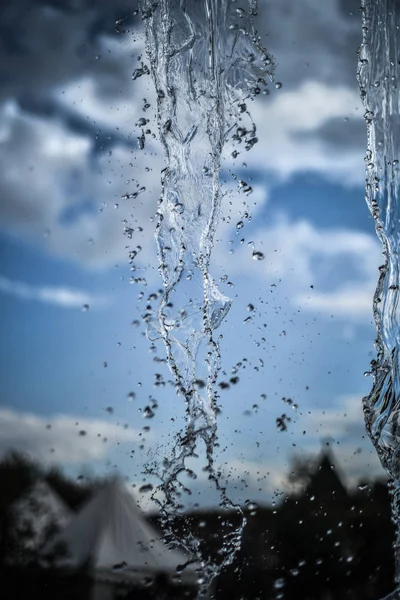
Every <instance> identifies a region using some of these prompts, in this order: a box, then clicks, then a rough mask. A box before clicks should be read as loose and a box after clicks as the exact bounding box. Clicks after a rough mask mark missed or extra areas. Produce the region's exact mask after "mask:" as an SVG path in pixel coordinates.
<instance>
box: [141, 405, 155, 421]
mask: <svg viewBox="0 0 400 600" xmlns="http://www.w3.org/2000/svg"><path fill="white" fill-rule="evenodd" d="M154 415H155V413H154V411H153V409H152V408H151V407H150V406H146V408H145V409H144V410H143V417H144V418H145V419H152V418H153V417H154Z"/></svg>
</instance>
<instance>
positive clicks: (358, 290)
mask: <svg viewBox="0 0 400 600" xmlns="http://www.w3.org/2000/svg"><path fill="white" fill-rule="evenodd" d="M376 284H377V281H375V283H374V282H372V281H370V282H368V283H367V284H363V285H360V286H356V285H348V286H345V287H342V288H340V289H338V290H337V291H335V292H332V293H325V294H323V293H320V294H319V293H315V294H314V293H313V294H308V295H305V294H303V295H299V296H297V298H296V302H297V303H298V304H299V305H300V306H301V307H302V308H304V309H306V310H309V311H314V312H320V313H325V314H334V315H335V316H341V317H349V316H350V317H352V318H354V319H362V320H364V321H365V319H366V318H368V317H369V318H372V299H373V293H374V289H375V287H376Z"/></svg>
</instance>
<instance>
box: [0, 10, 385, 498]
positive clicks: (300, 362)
mask: <svg viewBox="0 0 400 600" xmlns="http://www.w3.org/2000/svg"><path fill="white" fill-rule="evenodd" d="M278 4H279V5H278ZM299 4H301V3H299ZM324 4H325V5H324V7H321V6H320V4H319V3H318V2H316V0H315V2H314V1H313V2H308V3H305V4H304V7H303V9H302V10H300V8H301V7H300V8H298V7H297V4H296V8H295V9H294V10H293V11H292V12H290V11H287V12H285V10H284V7H285V5H286V3H285V2H280V3H271V2H261V1H260V24H259V27H260V28H261V27H262V28H265V31H267V32H268V36H267V38H266V43H267V45H268V48H269V49H270V50H271V51H272V52H273V54H274V55H275V56H276V58H277V62H278V66H277V74H276V79H277V80H279V81H280V82H282V84H283V85H282V88H281V89H279V90H276V89H275V88H273V89H272V91H271V95H270V96H269V97H268V98H266V99H264V100H263V101H260V102H257V103H255V104H254V107H253V109H252V114H253V117H254V119H255V122H256V124H257V125H258V137H259V139H260V142H259V143H258V144H257V145H256V146H255V148H254V149H253V150H252V151H251V152H249V153H245V156H244V154H243V153H242V154H241V155H239V157H238V159H237V160H236V163H235V164H232V160H231V159H227V160H226V161H225V163H224V164H225V171H224V177H226V178H227V179H228V175H227V173H228V171H227V169H229V168H233V170H234V172H236V173H237V174H238V175H240V177H242V178H245V179H246V181H249V182H250V183H251V185H252V186H253V188H254V192H253V194H252V195H251V196H249V197H248V198H247V197H243V196H240V195H238V194H236V193H234V192H233V191H230V192H229V193H228V194H227V195H226V197H225V199H224V204H223V207H222V214H221V223H220V227H219V229H218V232H217V243H216V246H215V249H214V255H213V265H212V273H213V275H214V276H215V277H216V279H217V280H219V279H220V278H224V276H226V281H225V282H224V281H222V282H221V283H220V288H221V291H223V292H224V293H226V294H227V295H228V296H230V297H231V298H233V305H232V308H231V311H230V313H229V314H228V316H227V318H226V320H225V322H224V323H223V325H222V326H221V329H220V333H221V335H222V336H223V337H222V339H221V350H222V371H221V375H220V380H222V381H226V380H228V379H229V378H230V377H231V376H232V368H234V367H235V365H237V363H239V362H240V363H241V366H240V367H238V369H237V370H238V372H237V374H238V376H239V382H238V383H237V384H236V385H231V386H230V388H229V389H228V390H221V392H220V403H221V415H220V417H219V432H220V449H219V450H218V449H217V451H216V456H217V460H218V461H220V462H221V464H222V465H223V468H224V472H226V473H228V474H229V481H228V490H229V491H230V493H231V494H232V496H233V497H234V498H235V499H239V500H240V499H242V500H243V499H245V498H247V497H248V496H249V495H251V496H252V497H253V499H256V500H260V501H265V500H268V499H269V498H270V497H271V495H272V494H273V493H274V492H275V491H276V490H280V489H283V488H284V485H285V478H286V476H287V473H288V470H289V465H290V457H291V456H292V455H293V453H295V452H296V453H304V454H307V453H312V452H314V453H315V452H318V450H319V448H320V446H321V440H325V439H326V438H328V437H329V438H332V440H333V441H332V443H333V444H334V445H335V451H336V454H337V456H338V460H339V461H340V463H341V465H342V467H343V468H344V470H345V473H346V474H347V477H348V481H349V482H351V483H354V482H355V481H356V480H357V479H359V478H362V477H365V476H366V475H370V474H371V473H374V474H375V473H376V474H377V473H380V474H381V473H382V471H381V469H380V466H379V464H378V461H377V459H376V457H375V453H374V451H373V449H372V445H371V443H370V442H369V440H367V439H365V433H364V425H363V418H362V411H361V398H362V396H363V395H364V394H365V393H367V392H368V390H369V388H370V385H371V381H370V380H368V379H365V378H364V376H363V373H364V371H366V370H367V369H368V365H369V361H370V360H371V358H372V356H373V354H372V353H373V339H374V329H373V326H372V310H371V304H372V294H373V290H374V287H375V282H376V279H377V267H378V265H379V262H380V249H379V245H378V242H377V241H376V239H375V234H374V229H373V222H372V219H371V217H370V216H369V214H368V211H367V208H366V205H365V203H364V191H363V182H364V162H363V155H364V151H365V149H364V145H365V137H364V127H365V126H364V122H363V119H362V109H361V103H360V100H359V96H358V90H357V85H356V70H355V69H356V49H357V45H358V44H359V41H360V30H361V24H360V22H359V16H358V15H357V14H356V15H352V14H350V11H349V10H347V9H346V8H343V6H342V3H339V2H338V1H336V0H330V1H329V2H328V3H324ZM16 7H17V8H16V9H15V14H16V15H17V14H18V10H20V11H21V15H23V18H22V17H21V18H22V21H23V24H24V27H25V28H26V31H30V30H31V28H36V32H45V31H47V28H51V27H54V25H55V24H56V25H57V28H58V29H57V30H59V31H63V32H64V31H66V32H67V31H68V32H69V35H66V34H65V36H64V33H63V35H61V36H60V39H58V40H53V39H52V40H51V43H52V44H53V45H52V52H51V53H49V48H48V46H46V44H49V43H50V42H46V41H45V37H44V36H42V35H41V36H38V35H36V36H35V35H32V39H31V38H30V37H29V35H28V34H26V35H27V36H28V37H27V38H26V37H25V42H26V43H27V49H23V50H21V49H19V50H18V52H17V51H16V50H15V45H17V46H18V44H16V43H17V42H18V40H19V37H18V32H16V31H15V29H13V28H15V22H14V21H13V18H15V17H12V16H11V17H10V16H9V15H8V17H7V19H8V20H7V19H5V20H4V22H5V27H6V28H7V27H8V28H9V34H10V36H12V35H15V43H14V45H13V44H11V42H10V44H9V45H8V46H7V48H6V51H7V52H8V53H9V56H10V61H9V62H10V63H12V64H13V65H14V69H13V71H12V72H11V71H10V70H8V66H7V65H3V66H2V67H0V77H1V80H2V81H3V82H4V83H3V93H2V95H1V96H0V164H1V165H2V168H1V172H2V176H1V180H0V197H1V201H0V251H1V256H2V262H1V267H0V304H1V313H0V314H1V317H0V318H1V330H2V348H3V352H2V356H3V360H2V363H1V377H0V390H1V396H0V397H1V406H0V450H1V451H2V452H4V451H6V450H7V449H9V448H20V449H23V450H25V451H29V452H30V453H32V454H33V455H34V456H37V457H38V458H39V459H40V460H43V461H46V462H54V461H56V462H57V463H58V464H61V465H63V466H64V467H65V468H66V469H67V470H68V471H69V472H72V473H75V474H79V473H80V472H81V471H82V469H87V468H91V469H94V470H95V471H96V472H100V473H103V472H108V471H110V470H115V469H118V470H119V471H121V472H122V473H123V474H124V475H125V476H127V477H128V479H129V480H131V481H132V482H134V483H138V482H139V483H140V482H142V481H144V480H146V478H145V476H143V475H142V470H143V466H144V465H145V464H146V462H147V461H148V460H151V459H152V457H159V456H160V455H163V453H167V452H168V445H169V444H171V443H173V434H174V432H176V431H178V430H179V428H180V427H181V426H182V425H183V415H184V407H183V401H182V399H181V398H180V397H177V396H176V394H175V392H174V389H173V385H171V383H168V380H171V375H170V374H169V371H168V369H167V368H166V366H165V364H164V363H163V362H159V361H155V360H154V358H155V357H158V358H159V359H163V358H164V351H163V348H162V346H161V345H160V344H159V343H157V344H156V351H155V352H154V351H152V350H151V349H150V343H149V341H148V340H147V339H146V337H145V329H144V325H143V322H142V315H143V314H144V312H145V310H146V309H145V307H146V304H147V302H146V300H147V298H148V296H149V295H150V294H151V293H152V292H155V291H157V290H158V289H159V288H160V287H161V281H160V279H159V275H158V272H157V257H156V248H155V241H154V237H153V233H154V227H155V221H154V218H153V217H154V213H155V210H156V202H157V198H158V195H159V192H160V183H159V181H160V170H161V169H162V166H163V160H162V153H161V152H160V148H159V147H158V143H157V140H156V139H154V138H152V136H151V135H150V136H148V138H147V142H146V147H145V151H143V152H141V151H139V150H138V149H137V144H136V137H137V136H138V135H140V128H138V127H137V126H136V125H135V123H136V122H137V121H138V119H139V118H140V117H141V116H143V114H144V113H143V105H144V98H145V99H146V100H147V101H148V103H149V104H150V105H151V106H150V108H149V109H147V111H146V114H145V116H146V118H149V119H150V125H149V126H150V127H151V129H152V131H153V132H156V123H155V119H154V93H153V91H152V83H151V80H150V78H149V77H147V78H146V77H144V78H141V79H139V80H137V81H135V82H132V80H131V74H132V71H133V68H135V66H136V65H137V62H138V55H142V53H143V36H142V35H141V33H140V26H139V24H136V25H133V27H130V31H129V32H128V33H126V34H120V35H117V34H115V32H114V25H113V23H114V21H115V18H114V17H115V14H114V12H115V13H118V11H120V12H121V13H124V11H125V7H124V4H123V3H122V2H121V3H116V4H115V7H114V8H113V9H112V10H111V9H110V7H108V5H107V3H105V4H104V6H103V3H99V5H98V15H97V17H98V18H97V19H96V18H95V17H94V16H93V14H92V13H90V11H86V12H85V9H82V11H83V12H81V13H79V11H75V12H74V11H72V12H71V11H70V12H68V11H65V10H63V8H62V7H61V8H60V7H58V8H57V9H56V8H49V6H45V5H44V4H41V2H39V0H38V2H37V7H36V8H37V11H36V13H35V14H34V13H32V12H31V11H29V10H25V8H26V7H25V8H24V3H23V2H22V1H21V2H20V3H16ZM328 17H329V19H330V20H331V22H330V23H329V27H327V19H328ZM110 22H111V26H110V25H109V23H110ZM78 23H79V26H78V25H77V24H78ZM306 23H307V27H306V26H305V24H306ZM333 23H334V25H335V26H334V25H333ZM310 27H311V31H312V35H311V34H310V32H309V28H310ZM60 28H61V29H60ZM13 31H15V34H14V33H12V32H13ZM283 32H284V35H283ZM307 32H308V33H307ZM338 32H339V33H341V35H338ZM338 40H341V41H338ZM28 42H29V43H28ZM82 48H84V52H83V50H82ZM79 49H81V50H79ZM78 50H79V51H78ZM17 67H18V68H17ZM24 72H25V73H27V77H26V78H25V80H24V77H23V75H22V73H24ZM35 73H38V75H37V79H36V80H35V79H34V75H35ZM50 107H51V108H50ZM99 140H100V141H99ZM243 161H245V162H246V164H247V166H246V167H243V164H242V163H243ZM142 186H143V187H145V188H146V190H145V191H143V192H142V193H141V194H140V195H139V196H138V197H137V198H136V199H123V198H122V196H123V194H126V193H128V194H131V193H134V192H135V191H137V190H138V189H140V188H141V187H142ZM228 188H229V189H231V188H232V184H229V185H228ZM232 190H234V188H232ZM244 200H245V201H246V202H247V204H248V207H249V209H250V210H249V212H250V214H251V215H252V220H251V221H246V222H245V226H244V228H243V229H242V230H240V232H239V234H238V232H237V230H236V223H237V221H238V220H239V219H241V218H242V215H243V211H244V210H245V208H244V207H243V205H242V202H243V201H244ZM124 220H126V223H124ZM126 225H128V226H129V227H132V228H133V229H134V231H133V234H132V239H129V238H128V237H127V236H126V235H124V228H125V226H126ZM242 240H243V241H242ZM138 245H140V246H141V248H142V249H141V251H140V252H139V254H138V257H137V260H136V265H137V270H136V271H135V272H133V273H132V272H131V271H130V270H129V259H128V252H129V250H132V249H135V248H136V247H137V246H138ZM253 247H255V248H257V249H260V250H262V252H263V253H264V255H265V260H264V261H259V262H258V261H253V260H252V256H251V254H252V249H253ZM132 276H133V277H135V278H142V279H145V283H146V285H144V283H143V281H142V282H140V283H133V284H132V283H131V282H130V278H131V277H132ZM228 281H229V282H231V283H233V287H232V286H228V285H227V282H228ZM141 294H143V297H141ZM249 304H252V305H254V310H253V311H251V312H250V313H249V311H248V308H247V307H248V305H249ZM85 305H88V306H89V308H88V309H84V306H85ZM249 316H250V317H251V320H250V321H248V322H246V323H244V321H245V319H247V318H248V317H249ZM137 321H138V322H139V324H138V325H137V324H135V323H136V322H137ZM132 323H134V324H132ZM156 374H159V375H161V378H162V380H163V381H165V382H166V384H165V385H158V386H155V385H154V384H155V381H156ZM131 392H133V393H134V395H135V396H134V398H132V397H130V396H129V395H130V394H131ZM263 394H265V395H266V398H263V397H262V395H263ZM282 398H286V399H287V398H290V399H292V401H293V402H294V403H296V404H297V405H298V408H297V409H293V408H291V405H290V404H287V403H285V401H283V400H282ZM155 401H156V403H157V408H156V409H155V416H154V418H152V419H145V418H144V417H143V411H144V409H145V407H146V406H152V405H154V402H155ZM284 413H285V414H287V415H288V416H289V417H290V418H291V420H290V421H288V427H287V431H284V432H280V431H279V430H278V429H277V427H276V419H277V418H279V417H280V416H281V415H282V414H284ZM144 427H150V430H149V431H146V430H144V429H143V428H144ZM82 432H86V433H85V434H83V433H82ZM104 438H107V441H106V442H104V441H103V439H104ZM143 439H145V441H144V442H143ZM141 446H143V448H141ZM132 451H134V452H133V453H132ZM257 473H259V474H257ZM243 479H244V480H245V481H246V483H245V484H244V483H243V481H241V480H243ZM193 489H194V491H195V493H194V498H195V500H194V501H197V499H199V500H200V501H201V502H203V503H212V502H214V501H217V499H216V498H215V497H214V495H213V493H212V491H210V490H208V488H207V486H206V484H205V482H204V481H203V480H202V479H201V477H200V479H199V480H198V483H196V485H195V486H194V488H193Z"/></svg>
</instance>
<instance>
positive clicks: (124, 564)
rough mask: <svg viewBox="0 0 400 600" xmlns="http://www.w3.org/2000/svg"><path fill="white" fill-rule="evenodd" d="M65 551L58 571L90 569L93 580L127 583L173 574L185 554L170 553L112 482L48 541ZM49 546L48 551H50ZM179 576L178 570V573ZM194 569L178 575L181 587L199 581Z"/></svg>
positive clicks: (120, 486) (122, 488)
mask: <svg viewBox="0 0 400 600" xmlns="http://www.w3.org/2000/svg"><path fill="white" fill-rule="evenodd" d="M59 544H61V545H62V546H64V548H65V550H66V555H65V557H64V558H62V559H60V562H59V563H58V564H59V565H60V566H64V567H69V568H77V567H80V566H83V565H85V564H90V565H91V567H92V569H93V570H94V573H95V577H96V578H97V579H99V578H100V579H106V580H112V581H129V580H134V579H138V578H142V577H144V576H146V575H148V576H155V575H157V574H161V573H164V574H165V575H167V576H169V577H173V576H176V575H177V567H179V566H180V565H185V564H186V563H187V562H188V557H187V556H186V554H184V553H183V552H181V551H179V550H170V549H168V547H167V546H166V544H165V543H164V542H163V541H162V539H161V536H160V534H159V533H158V532H157V531H156V530H155V529H153V527H151V525H149V524H148V523H147V521H146V520H145V518H144V517H143V516H142V514H141V512H140V510H139V509H138V507H137V506H136V503H135V500H134V498H133V496H132V495H131V494H130V493H129V492H128V490H127V489H126V487H125V486H124V485H123V483H122V482H121V481H120V480H118V479H114V480H112V481H111V482H110V483H109V484H108V485H106V486H105V487H104V488H103V489H101V490H100V491H99V492H98V493H97V494H96V495H95V496H94V497H93V498H92V499H91V500H90V501H89V502H88V504H86V506H84V507H83V508H82V509H81V511H80V512H79V513H78V514H77V515H76V516H75V517H74V518H73V519H72V520H71V521H70V523H69V524H68V525H67V527H65V529H64V530H63V531H62V532H60V534H59V535H57V536H56V537H55V538H54V540H53V541H52V544H51V547H55V546H57V545H59ZM51 547H48V548H47V549H46V551H47V552H51ZM179 571H180V569H179ZM197 577H198V575H197V573H196V567H195V565H188V567H187V568H185V569H183V571H182V573H181V574H180V579H181V581H182V582H187V583H195V582H196V581H197Z"/></svg>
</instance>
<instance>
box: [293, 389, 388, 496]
mask: <svg viewBox="0 0 400 600" xmlns="http://www.w3.org/2000/svg"><path fill="white" fill-rule="evenodd" d="M362 396H363V395H362V394H346V395H342V396H339V397H337V398H335V399H334V400H333V401H332V402H331V403H329V405H327V406H326V407H324V408H313V409H312V410H310V411H309V413H308V414H304V416H301V417H299V421H298V426H299V428H301V429H303V430H305V431H306V432H307V441H306V443H305V444H303V445H302V449H303V450H304V451H306V452H307V451H309V452H314V453H316V452H318V449H319V448H320V444H321V439H331V440H332V441H331V446H332V449H333V452H334V455H335V457H336V458H337V461H338V463H339V466H341V467H342V469H343V470H344V472H345V474H346V478H347V481H348V483H349V484H351V485H354V484H355V483H356V482H357V481H360V479H362V478H367V479H368V478H373V477H384V476H385V472H384V470H383V468H382V465H381V464H380V461H379V458H378V455H377V453H376V451H375V448H374V447H373V444H372V441H371V440H370V439H369V437H368V435H367V432H366V429H365V422H364V414H363V410H362ZM313 438H314V439H313Z"/></svg>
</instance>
